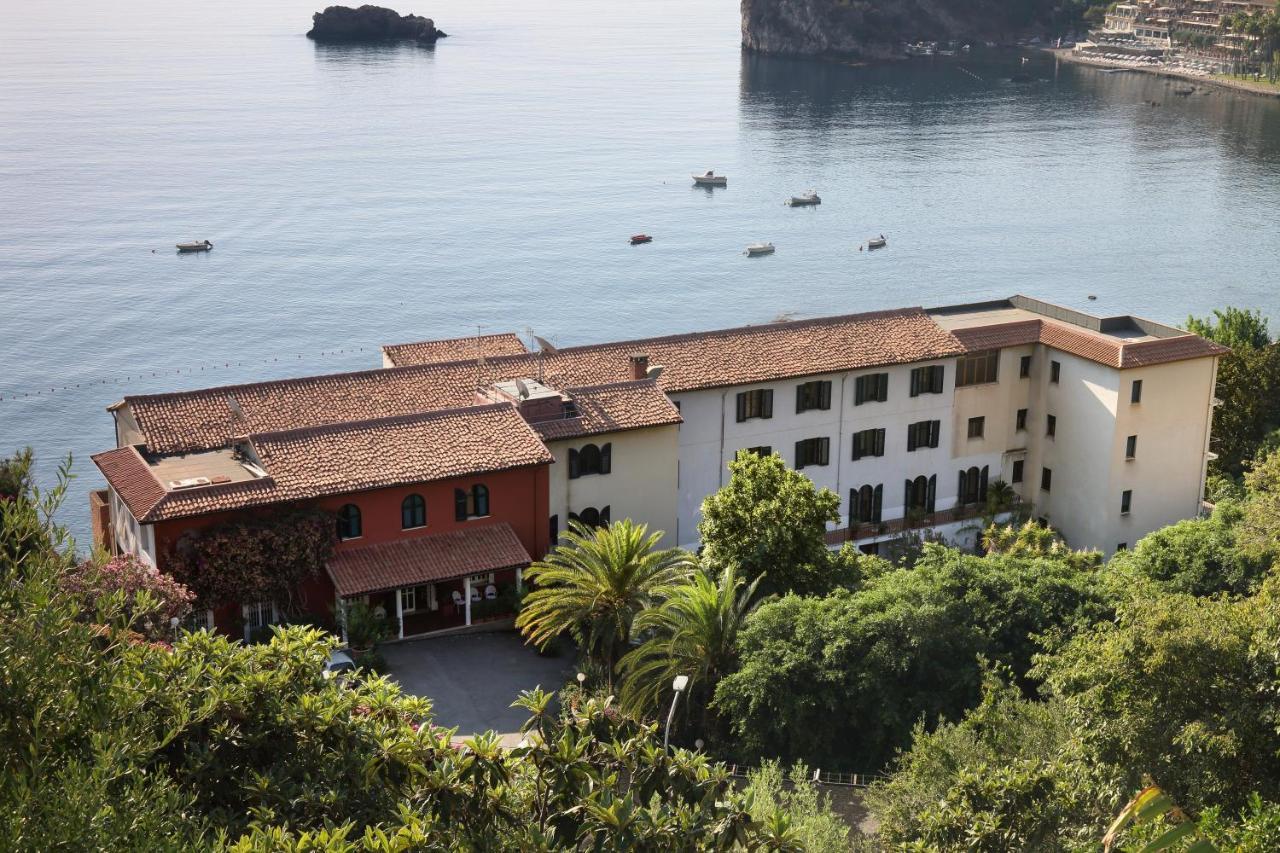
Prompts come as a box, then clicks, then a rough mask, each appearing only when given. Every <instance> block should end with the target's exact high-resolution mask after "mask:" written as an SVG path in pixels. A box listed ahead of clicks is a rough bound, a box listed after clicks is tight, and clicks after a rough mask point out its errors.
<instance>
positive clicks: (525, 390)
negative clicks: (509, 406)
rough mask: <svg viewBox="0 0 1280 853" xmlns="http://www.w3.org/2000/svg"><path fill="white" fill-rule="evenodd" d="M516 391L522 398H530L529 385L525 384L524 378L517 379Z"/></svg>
mask: <svg viewBox="0 0 1280 853" xmlns="http://www.w3.org/2000/svg"><path fill="white" fill-rule="evenodd" d="M516 393H517V394H519V395H520V399H521V400H527V399H529V386H528V385H525V384H524V381H523V380H520V379H517V380H516Z"/></svg>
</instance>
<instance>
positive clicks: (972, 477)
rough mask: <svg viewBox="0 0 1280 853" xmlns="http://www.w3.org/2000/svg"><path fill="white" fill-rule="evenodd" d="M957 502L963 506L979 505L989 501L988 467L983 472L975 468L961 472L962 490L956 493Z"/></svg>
mask: <svg viewBox="0 0 1280 853" xmlns="http://www.w3.org/2000/svg"><path fill="white" fill-rule="evenodd" d="M956 496H957V498H956V499H957V502H959V503H961V504H979V503H983V502H985V501H986V499H987V466H986V465H983V466H982V470H978V466H976V465H975V466H973V467H972V468H970V469H969V470H967V471H961V472H960V489H959V490H958V491H957V492H956Z"/></svg>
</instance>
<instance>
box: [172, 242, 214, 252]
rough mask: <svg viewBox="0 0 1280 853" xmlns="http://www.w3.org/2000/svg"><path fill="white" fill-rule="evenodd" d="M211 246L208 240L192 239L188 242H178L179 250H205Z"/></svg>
mask: <svg viewBox="0 0 1280 853" xmlns="http://www.w3.org/2000/svg"><path fill="white" fill-rule="evenodd" d="M212 248H213V244H212V243H210V242H209V241H208V240H193V241H191V242H190V243H179V244H178V251H179V252H207V251H209V250H210V249H212Z"/></svg>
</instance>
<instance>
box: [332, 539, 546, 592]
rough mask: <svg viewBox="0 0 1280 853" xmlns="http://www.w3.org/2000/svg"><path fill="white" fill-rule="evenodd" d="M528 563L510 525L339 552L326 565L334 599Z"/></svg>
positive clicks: (521, 565)
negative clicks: (334, 595) (335, 591)
mask: <svg viewBox="0 0 1280 853" xmlns="http://www.w3.org/2000/svg"><path fill="white" fill-rule="evenodd" d="M473 523H475V522H473ZM530 562H532V559H531V558H530V557H529V552H528V551H526V550H525V548H524V545H522V544H520V539H519V537H517V536H516V532H515V531H514V530H512V529H511V525H510V524H507V523H506V522H500V523H498V524H482V525H481V526H479V527H467V528H465V529H463V530H455V531H451V532H449V533H435V534H431V535H429V536H417V537H414V538H412V539H400V540H397V541H395V542H383V543H380V544H377V545H366V546H364V547H362V548H349V549H345V550H341V551H339V552H338V553H337V554H335V555H334V556H333V557H332V558H331V559H330V560H329V566H328V569H329V577H330V578H332V579H333V585H334V588H335V589H336V590H337V592H338V595H339V596H341V597H343V598H346V597H348V596H352V595H365V594H367V593H371V592H385V591H386V590H389V589H398V588H399V587H405V586H416V585H417V584H424V583H433V582H435V581H444V580H452V579H455V578H461V577H465V576H467V575H475V574H480V573H482V572H493V571H497V570H499V569H511V568H516V567H518V566H519V567H523V566H527V565H529V563H530Z"/></svg>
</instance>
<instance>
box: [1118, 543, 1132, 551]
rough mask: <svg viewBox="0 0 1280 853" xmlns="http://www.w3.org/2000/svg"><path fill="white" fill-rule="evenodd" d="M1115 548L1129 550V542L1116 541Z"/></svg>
mask: <svg viewBox="0 0 1280 853" xmlns="http://www.w3.org/2000/svg"><path fill="white" fill-rule="evenodd" d="M1116 550H1117V551H1128V550H1129V543H1128V542H1117V543H1116Z"/></svg>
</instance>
